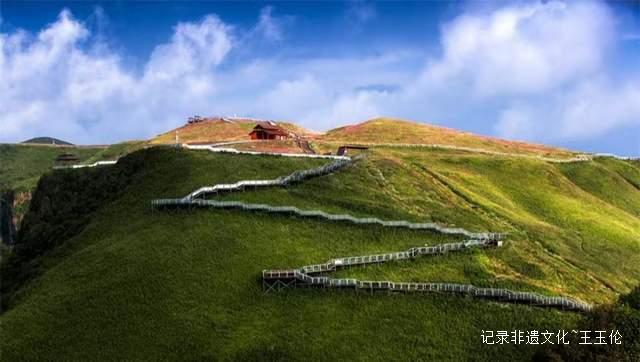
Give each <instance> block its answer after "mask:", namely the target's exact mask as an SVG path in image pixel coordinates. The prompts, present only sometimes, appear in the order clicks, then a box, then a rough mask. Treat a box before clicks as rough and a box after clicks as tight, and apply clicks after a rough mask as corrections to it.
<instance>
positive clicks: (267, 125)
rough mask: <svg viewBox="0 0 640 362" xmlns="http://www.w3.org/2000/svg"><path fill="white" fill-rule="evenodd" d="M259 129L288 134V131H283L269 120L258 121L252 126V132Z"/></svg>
mask: <svg viewBox="0 0 640 362" xmlns="http://www.w3.org/2000/svg"><path fill="white" fill-rule="evenodd" d="M259 130H262V131H264V132H265V133H268V134H275V135H284V136H287V135H289V132H287V131H285V130H284V129H282V128H281V127H280V126H278V125H275V124H271V123H269V122H258V123H257V124H256V125H255V127H253V131H252V133H253V132H255V131H259Z"/></svg>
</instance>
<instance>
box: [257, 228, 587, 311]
mask: <svg viewBox="0 0 640 362" xmlns="http://www.w3.org/2000/svg"><path fill="white" fill-rule="evenodd" d="M501 245H502V241H499V240H492V239H484V240H468V241H465V242H460V243H450V244H440V245H435V246H423V247H415V248H411V249H409V250H405V251H400V252H394V253H386V254H373V255H364V256H351V257H344V258H338V259H331V260H329V261H328V262H326V263H324V264H313V265H305V266H302V267H300V268H297V269H286V270H263V271H262V286H263V289H264V291H265V292H269V291H273V290H280V289H284V288H309V287H315V288H340V289H353V290H365V291H369V292H371V293H373V292H375V291H388V292H404V293H410V292H411V293H420V292H422V293H424V292H438V293H452V294H464V295H469V296H472V297H479V298H489V299H494V300H497V301H503V302H513V303H524V304H530V305H536V306H543V307H554V308H560V309H566V310H576V311H589V310H591V308H592V306H591V305H590V304H587V303H584V302H581V301H577V300H574V299H571V298H567V297H557V296H545V295H542V294H539V293H532V292H517V291H512V290H509V289H503V288H481V287H476V286H474V285H470V284H457V283H407V282H393V281H388V280H358V279H347V278H331V277H329V276H327V275H325V274H326V273H330V272H333V271H336V270H338V269H341V268H346V267H351V266H357V265H367V264H380V263H385V262H389V261H393V260H406V259H414V258H417V257H419V256H426V255H440V254H445V253H447V252H450V251H460V250H466V249H470V248H478V247H480V248H484V247H495V246H501Z"/></svg>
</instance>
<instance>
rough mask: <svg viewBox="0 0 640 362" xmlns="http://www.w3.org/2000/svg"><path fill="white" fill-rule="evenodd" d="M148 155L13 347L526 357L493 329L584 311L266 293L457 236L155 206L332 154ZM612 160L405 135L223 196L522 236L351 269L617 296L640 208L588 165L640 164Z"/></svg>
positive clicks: (67, 258) (94, 219)
mask: <svg viewBox="0 0 640 362" xmlns="http://www.w3.org/2000/svg"><path fill="white" fill-rule="evenodd" d="M140 152H143V153H144V154H145V155H146V156H145V157H148V159H145V163H144V164H145V167H144V168H143V169H142V171H141V172H140V173H139V174H138V175H137V176H136V177H134V178H133V181H132V182H131V183H130V185H129V186H128V187H127V189H126V190H125V192H124V193H123V196H122V197H120V198H119V199H117V200H115V201H113V202H111V203H109V204H107V205H105V206H104V207H103V208H101V209H100V210H99V211H97V212H96V213H95V214H93V215H92V216H91V221H90V223H89V224H88V225H87V226H86V227H85V228H84V230H83V231H82V232H81V233H80V234H79V235H77V236H75V237H73V238H72V239H70V240H68V241H67V242H66V243H65V244H64V245H63V246H62V247H60V248H58V249H56V250H54V252H53V253H51V254H50V255H49V256H47V257H45V258H43V259H42V260H41V261H40V265H41V266H40V267H41V270H42V274H41V276H40V277H38V278H37V279H34V280H32V281H31V282H30V283H29V284H27V285H26V286H25V287H24V288H23V290H22V291H21V294H20V296H19V298H18V299H17V301H16V303H15V304H14V306H13V307H12V308H11V309H9V310H8V311H5V312H4V314H2V315H1V316H0V323H2V338H0V350H2V353H3V359H6V360H16V359H25V360H33V359H38V358H44V357H45V356H55V358H56V359H61V360H87V359H91V360H95V359H109V360H140V359H147V360H158V359H160V360H163V359H172V360H174V359H180V360H203V359H204V360H265V359H267V360H269V359H271V360H277V359H284V360H309V359H313V360H351V359H353V360H380V359H385V360H389V359H392V360H420V359H421V360H443V359H444V360H446V359H448V360H522V359H528V358H530V357H531V356H532V355H533V354H534V353H535V352H536V349H535V347H533V346H523V345H519V346H515V345H503V346H495V345H494V346H484V345H482V344H481V338H480V335H481V332H482V330H494V331H495V330H509V331H511V330H514V329H521V330H533V329H536V330H545V329H548V330H558V329H571V328H572V327H574V326H575V325H576V323H577V322H578V321H579V319H580V318H579V315H577V314H575V313H568V312H561V311H557V310H552V309H542V308H535V307H528V306H521V305H510V304H498V303H493V302H489V301H485V300H475V299H470V298H464V297H454V296H447V295H421V296H420V295H384V294H375V295H369V294H355V293H352V292H336V291H321V290H315V291H314V290H290V291H287V292H282V293H276V294H266V295H265V294H263V292H262V289H261V285H260V273H261V270H262V269H267V268H268V269H271V268H288V267H296V266H301V265H305V264H310V263H317V262H322V261H325V260H327V259H329V258H333V257H339V256H349V255H360V254H367V253H375V252H381V251H395V250H403V249H406V248H408V247H411V246H416V245H422V244H433V243H440V242H447V241H451V240H453V239H455V238H451V237H443V236H439V235H434V234H432V233H429V232H419V231H410V230H400V229H395V230H394V229H385V228H381V227H366V226H357V225H349V224H342V223H329V222H325V221H320V220H304V219H300V218H295V217H288V216H274V215H267V214H263V213H248V212H242V211H232V210H226V211H225V210H197V211H192V212H187V211H182V212H174V213H168V212H151V210H150V208H149V201H150V200H151V199H154V198H164V197H181V196H184V195H186V194H188V193H189V192H191V191H193V190H194V189H196V188H198V187H200V186H203V185H213V184H216V183H226V182H235V181H237V180H240V179H248V178H251V179H265V178H274V177H277V176H281V175H286V174H288V173H290V172H292V171H293V170H296V169H302V168H310V167H314V166H317V165H320V164H322V163H323V162H326V161H321V160H309V159H289V158H283V157H273V156H265V157H255V156H244V155H225V154H210V153H207V152H188V151H180V150H171V149H151V150H144V151H140ZM607 162H608V163H610V164H607V165H605V166H602V164H601V163H600V161H598V163H581V164H576V167H585V168H587V170H586V171H583V170H580V171H575V170H574V171H575V172H571V176H570V177H569V176H566V175H567V172H569V171H571V170H569V167H567V166H566V165H555V164H547V163H543V162H539V161H533V160H523V159H511V158H503V157H501V158H495V157H487V156H477V155H473V154H468V153H460V152H450V151H435V150H431V151H427V150H406V149H393V148H389V149H384V150H380V151H377V150H374V151H373V152H371V153H370V155H369V157H368V158H366V159H365V160H362V161H359V162H357V163H356V164H354V165H353V166H349V167H348V168H347V169H345V170H342V171H340V172H338V173H336V174H334V175H330V176H326V177H321V178H316V179H312V180H309V181H307V182H305V183H302V184H298V185H294V186H292V187H290V188H287V189H282V188H279V189H278V188H274V189H270V190H268V191H267V190H259V191H257V192H253V191H249V192H245V193H239V194H230V195H226V196H224V197H223V198H226V199H236V200H247V201H256V202H258V201H259V202H268V203H271V204H278V205H285V204H286V205H289V204H291V205H296V206H299V207H301V208H318V209H323V210H326V211H334V212H350V213H353V214H356V215H361V216H378V217H381V218H385V219H401V218H404V219H409V220H414V221H437V222H440V223H446V224H449V225H457V226H461V227H465V228H468V229H471V230H473V231H508V232H510V237H509V239H508V241H507V243H506V245H505V247H504V248H500V249H495V250H483V251H473V252H465V253H452V254H450V255H448V256H445V257H430V258H423V259H420V260H416V261H412V262H398V263H389V264H385V265H381V266H375V267H368V268H353V269H349V270H344V271H341V272H340V273H339V275H344V276H346V275H350V276H357V277H362V278H367V279H371V278H380V279H393V280H411V281H452V282H472V283H474V284H478V285H495V286H506V287H510V288H514V289H519V290H531V291H539V292H543V293H547V294H566V295H570V296H574V297H580V298H581V299H583V300H585V301H590V302H607V301H610V300H613V299H614V298H615V297H616V296H617V294H618V293H622V292H626V291H628V290H629V289H630V288H631V286H632V285H633V284H637V283H638V282H639V281H640V270H638V267H637V265H640V260H639V259H638V255H640V253H639V251H640V249H639V248H640V246H639V245H638V233H639V232H640V220H639V219H638V216H637V215H636V214H633V213H631V212H628V211H627V210H625V209H624V208H622V206H621V205H633V204H628V201H624V200H623V199H627V197H625V194H624V193H619V194H617V195H616V194H614V192H613V191H614V190H611V192H608V191H607V190H606V189H605V190H601V189H600V188H607V187H609V183H608V182H603V183H594V184H592V185H595V186H591V191H585V189H587V188H588V187H587V186H585V184H586V182H585V181H584V179H583V178H584V177H592V175H596V177H600V176H598V175H602V173H603V172H604V173H605V176H603V177H605V178H606V179H608V178H609V177H615V176H612V175H613V173H616V174H620V173H619V171H617V168H621V169H623V170H625V171H624V172H626V173H627V174H628V175H626V176H624V177H627V178H632V177H635V176H633V175H634V174H635V172H637V170H638V168H637V166H636V165H633V164H632V163H624V162H623V161H613V160H612V161H607ZM620 162H623V163H620ZM118 167H120V165H116V166H114V170H117V168H118ZM601 167H604V170H600V169H599V168H601ZM628 167H631V168H630V169H627V168H628ZM592 168H598V172H591V169H592ZM634 170H635V171H634ZM114 172H117V171H114ZM583 174H584V175H589V176H584V175H583ZM620 177H623V176H620ZM580 184H582V186H581V185H580ZM598 185H599V186H598ZM613 187H615V186H613ZM629 190H631V189H629ZM596 191H597V192H596ZM630 192H632V193H633V195H634V196H633V197H635V196H637V192H638V191H633V190H631V191H630ZM605 195H606V197H605ZM631 202H632V203H633V202H634V201H633V199H632V201H631Z"/></svg>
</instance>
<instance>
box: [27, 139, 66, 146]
mask: <svg viewBox="0 0 640 362" xmlns="http://www.w3.org/2000/svg"><path fill="white" fill-rule="evenodd" d="M22 143H26V144H37V145H57V146H73V144H72V143H70V142H67V141H63V140H59V139H57V138H53V137H35V138H30V139H28V140H26V141H23V142H22Z"/></svg>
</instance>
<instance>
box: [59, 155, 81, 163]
mask: <svg viewBox="0 0 640 362" xmlns="http://www.w3.org/2000/svg"><path fill="white" fill-rule="evenodd" d="M78 161H80V159H79V158H78V156H76V155H74V154H73V153H61V154H59V155H58V156H57V157H56V163H57V164H58V165H68V164H72V163H76V162H78Z"/></svg>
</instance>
